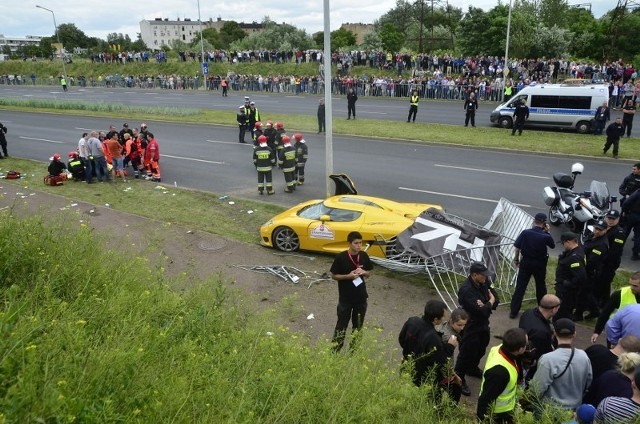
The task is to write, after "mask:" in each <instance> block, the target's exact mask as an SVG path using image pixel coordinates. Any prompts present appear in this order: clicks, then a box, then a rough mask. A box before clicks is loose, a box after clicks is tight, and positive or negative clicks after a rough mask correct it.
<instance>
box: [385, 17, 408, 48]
mask: <svg viewBox="0 0 640 424" xmlns="http://www.w3.org/2000/svg"><path fill="white" fill-rule="evenodd" d="M380 39H381V41H382V47H383V48H384V50H385V51H387V52H397V51H400V49H401V48H402V45H403V44H404V36H403V35H402V33H401V32H400V31H399V30H398V28H397V27H396V26H394V25H393V24H391V23H387V24H384V26H383V27H382V29H381V30H380Z"/></svg>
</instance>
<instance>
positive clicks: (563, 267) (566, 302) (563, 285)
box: [553, 232, 587, 322]
mask: <svg viewBox="0 0 640 424" xmlns="http://www.w3.org/2000/svg"><path fill="white" fill-rule="evenodd" d="M560 241H561V242H562V246H563V247H564V252H562V253H561V254H560V256H559V257H558V266H557V268H556V296H558V297H559V298H560V300H561V301H562V304H561V305H560V309H559V310H558V313H557V314H556V315H555V316H554V317H553V321H554V322H555V321H557V320H559V319H560V318H571V316H572V313H573V308H574V307H575V304H576V297H577V296H578V290H579V289H580V287H582V286H584V285H585V284H587V270H586V269H585V262H584V250H583V249H582V247H580V244H579V243H578V235H577V234H574V233H572V232H566V233H562V235H561V236H560Z"/></svg>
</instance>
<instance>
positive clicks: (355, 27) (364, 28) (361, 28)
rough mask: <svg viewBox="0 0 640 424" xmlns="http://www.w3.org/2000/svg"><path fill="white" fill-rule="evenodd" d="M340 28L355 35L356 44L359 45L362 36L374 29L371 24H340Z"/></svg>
mask: <svg viewBox="0 0 640 424" xmlns="http://www.w3.org/2000/svg"><path fill="white" fill-rule="evenodd" d="M340 29H346V30H347V31H351V32H353V33H354V34H355V35H356V44H357V45H360V44H362V42H363V41H364V36H365V35H367V34H368V33H370V32H373V30H374V29H375V28H374V26H373V24H360V23H358V24H350V23H348V22H347V23H346V24H342V25H341V26H340Z"/></svg>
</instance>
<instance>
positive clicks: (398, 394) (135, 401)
mask: <svg viewBox="0 0 640 424" xmlns="http://www.w3.org/2000/svg"><path fill="white" fill-rule="evenodd" d="M8 212H10V210H9V211H7V210H5V211H3V212H2V213H0V249H1V250H2V252H3V261H2V262H1V263H0V275H1V276H2V279H1V280H0V376H1V377H2V378H0V411H1V413H0V421H2V422H8V423H13V422H45V423H59V422H82V423H104V422H139V423H149V422H154V423H156V422H157V423H162V422H179V423H199V422H202V423H210V422H222V423H226V422H228V423H249V422H251V423H256V422H257V423H273V422H281V423H299V422H305V423H327V422H335V423H362V422H376V423H378V422H379V423H391V422H394V423H414V422H430V423H431V422H433V423H467V422H468V423H471V422H475V421H474V420H473V419H472V418H470V416H471V415H472V414H469V413H467V412H466V411H465V410H464V409H463V408H458V407H456V406H455V405H452V404H451V403H449V402H446V401H441V402H439V403H438V404H435V403H434V400H433V398H432V393H431V388H430V387H429V386H423V387H422V388H420V389H417V388H415V387H414V386H413V384H412V383H411V380H410V378H409V376H408V375H407V374H406V373H404V372H400V366H399V364H398V360H397V358H398V356H399V355H398V351H397V347H396V343H397V342H396V341H395V340H392V339H387V338H383V336H382V332H381V331H380V330H379V329H371V328H365V329H364V330H363V337H362V339H361V343H360V348H359V349H358V350H356V351H355V352H353V353H352V354H338V355H336V354H333V353H331V349H330V345H329V342H328V341H326V340H321V341H319V342H317V343H316V344H315V345H312V344H310V342H309V340H308V338H306V337H305V336H304V335H302V334H298V333H295V332H292V331H290V330H289V329H288V328H286V327H283V326H279V325H277V324H275V322H277V321H276V320H275V319H274V316H275V315H277V314H279V313H281V311H278V308H284V311H282V312H284V314H285V315H286V314H287V313H289V312H290V309H291V305H290V303H291V302H290V300H287V299H285V300H284V301H283V305H281V306H280V307H276V309H275V310H273V311H267V312H265V313H262V314H257V313H253V312H251V311H252V310H253V307H252V306H251V305H250V304H246V303H245V302H251V300H250V299H247V298H246V296H245V295H243V294H242V293H237V292H234V291H230V290H229V289H227V288H225V286H224V285H223V284H222V283H221V282H220V281H219V279H217V278H214V279H210V280H207V281H203V282H201V283H200V284H196V285H194V283H193V282H192V283H190V284H191V287H190V289H189V290H186V291H183V292H180V293H178V292H176V291H173V290H171V289H170V287H172V286H174V285H184V284H186V283H187V282H182V281H180V279H181V278H182V277H181V276H177V277H175V278H168V277H167V276H165V275H164V274H163V273H162V271H161V269H151V268H149V267H148V264H147V263H146V261H145V260H144V259H142V258H139V259H134V260H127V261H123V260H122V258H123V255H124V257H127V258H135V257H136V255H135V254H133V252H127V251H126V250H125V251H123V250H122V248H120V247H119V248H118V249H117V250H106V249H105V248H104V246H105V245H107V239H106V238H104V237H103V236H102V235H100V234H99V233H94V232H92V230H91V229H90V228H89V227H88V226H85V227H83V226H77V218H76V216H75V213H74V212H72V211H66V212H61V213H59V214H57V215H56V218H49V219H47V220H46V222H45V221H44V220H42V219H40V218H38V217H27V218H21V219H17V218H16V217H14V216H12V215H11V214H10V213H8ZM147 253H149V252H147ZM79 258H82V260H78V259H79ZM274 314H275V315H274ZM558 413H560V414H561V415H562V414H564V413H562V412H559V411H551V412H549V413H548V414H546V415H545V416H544V417H543V419H541V420H537V421H534V419H533V417H532V416H531V414H529V413H527V414H525V413H523V412H522V411H518V422H519V423H527V424H528V423H534V422H537V423H540V424H546V423H553V422H558V420H557V417H558ZM567 418H568V415H567Z"/></svg>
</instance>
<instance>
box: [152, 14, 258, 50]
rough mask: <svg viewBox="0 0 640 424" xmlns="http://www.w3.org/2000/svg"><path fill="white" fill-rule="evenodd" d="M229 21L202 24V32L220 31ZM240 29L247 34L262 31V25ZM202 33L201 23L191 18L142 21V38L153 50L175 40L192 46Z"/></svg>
mask: <svg viewBox="0 0 640 424" xmlns="http://www.w3.org/2000/svg"><path fill="white" fill-rule="evenodd" d="M226 22H229V21H225V20H222V18H218V19H217V20H215V21H214V20H212V19H209V20H208V21H203V22H202V30H205V29H207V28H215V29H216V30H218V31H220V29H221V28H222V27H223V26H224V24H225V23H226ZM238 25H239V26H240V28H242V29H243V30H244V32H246V33H247V34H252V33H255V32H260V31H262V29H263V28H262V24H259V23H257V22H253V23H250V24H246V23H244V22H240V23H238ZM199 33H200V22H198V21H197V20H195V21H193V20H191V19H189V18H185V19H183V20H180V19H179V18H178V20H176V21H170V20H169V19H168V18H164V19H163V18H155V19H154V20H152V21H151V20H142V21H140V37H141V38H142V41H144V43H145V44H146V45H147V47H149V48H150V49H153V50H159V49H160V48H162V46H163V45H164V46H170V45H171V42H172V41H174V40H180V41H182V42H185V43H187V44H190V43H191V42H192V41H193V40H194V38H195V37H197V36H198V34H199Z"/></svg>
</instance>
